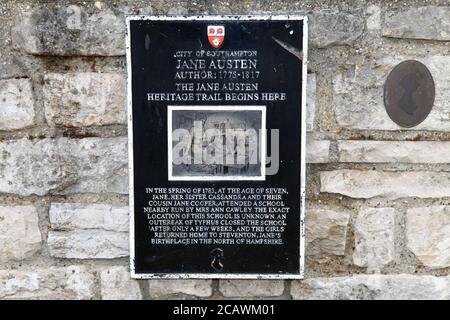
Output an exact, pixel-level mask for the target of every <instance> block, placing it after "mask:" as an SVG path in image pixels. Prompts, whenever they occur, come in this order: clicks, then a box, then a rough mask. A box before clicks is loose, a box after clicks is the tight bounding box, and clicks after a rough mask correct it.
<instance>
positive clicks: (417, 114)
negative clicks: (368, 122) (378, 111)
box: [384, 60, 435, 128]
mask: <svg viewBox="0 0 450 320" xmlns="http://www.w3.org/2000/svg"><path fill="white" fill-rule="evenodd" d="M434 94H435V88H434V81H433V77H432V76H431V73H430V71H429V70H428V68H427V67H426V66H425V65H424V64H422V63H421V62H419V61H416V60H407V61H403V62H401V63H400V64H398V65H397V66H396V67H395V68H394V69H392V71H391V72H390V73H389V75H388V77H387V79H386V83H385V85H384V106H385V108H386V112H387V114H388V115H389V117H390V118H391V119H392V121H394V122H395V123H396V124H398V125H399V126H402V127H406V128H411V127H414V126H417V125H418V124H420V123H421V122H422V121H424V120H425V119H426V118H427V116H428V114H429V113H430V111H431V109H432V108H433V104H434Z"/></svg>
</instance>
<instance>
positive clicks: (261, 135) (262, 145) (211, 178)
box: [167, 105, 266, 181]
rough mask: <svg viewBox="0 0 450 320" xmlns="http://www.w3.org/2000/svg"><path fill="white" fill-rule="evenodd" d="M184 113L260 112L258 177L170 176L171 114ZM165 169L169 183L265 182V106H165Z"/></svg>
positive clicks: (171, 168)
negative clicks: (259, 164)
mask: <svg viewBox="0 0 450 320" xmlns="http://www.w3.org/2000/svg"><path fill="white" fill-rule="evenodd" d="M178 110H186V111H191V110H192V111H260V112H261V131H260V133H259V148H258V149H259V157H258V158H259V160H260V163H261V171H260V172H261V174H260V175H259V176H238V175H234V176H231V175H230V176H201V175H198V176H174V175H173V174H172V170H173V167H172V152H171V150H172V131H173V130H172V129H173V128H172V112H173V111H178ZM167 153H168V157H167V167H168V179H169V181H265V180H266V106H245V105H244V106H214V105H203V106H173V105H168V106H167Z"/></svg>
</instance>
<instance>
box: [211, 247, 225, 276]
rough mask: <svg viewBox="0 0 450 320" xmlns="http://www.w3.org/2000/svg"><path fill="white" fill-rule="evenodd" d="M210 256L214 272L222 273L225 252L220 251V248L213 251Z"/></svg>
mask: <svg viewBox="0 0 450 320" xmlns="http://www.w3.org/2000/svg"><path fill="white" fill-rule="evenodd" d="M209 255H210V256H211V258H212V260H211V267H212V268H213V269H214V270H217V271H222V269H223V262H222V260H223V250H222V249H220V248H215V249H213V250H211V252H210V253H209Z"/></svg>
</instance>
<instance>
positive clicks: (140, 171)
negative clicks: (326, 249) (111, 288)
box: [127, 16, 307, 278]
mask: <svg viewBox="0 0 450 320" xmlns="http://www.w3.org/2000/svg"><path fill="white" fill-rule="evenodd" d="M127 22H128V35H127V60H128V92H129V93H128V95H129V108H128V109H129V150H130V153H129V156H130V212H131V249H130V250H131V254H130V256H131V272H132V276H133V277H135V278H153V277H162V278H189V277H197V278H301V277H302V276H303V265H304V221H303V212H304V194H305V188H304V176H305V174H304V172H305V161H304V157H305V150H304V148H305V126H304V122H305V96H304V95H305V86H306V61H305V60H306V45H307V40H306V35H307V29H306V20H305V18H303V17H293V16H270V17H269V16H267V17H248V16H245V17H238V16H220V17H218V16H196V17H158V16H147V17H129V18H128V19H127Z"/></svg>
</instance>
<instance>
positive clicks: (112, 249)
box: [47, 229, 129, 259]
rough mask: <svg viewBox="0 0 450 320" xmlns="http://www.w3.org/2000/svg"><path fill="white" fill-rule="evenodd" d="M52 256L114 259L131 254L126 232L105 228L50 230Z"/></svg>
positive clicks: (49, 245) (49, 243)
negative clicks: (106, 229)
mask: <svg viewBox="0 0 450 320" xmlns="http://www.w3.org/2000/svg"><path fill="white" fill-rule="evenodd" d="M47 243H48V250H49V253H50V256H52V257H56V258H66V259H114V258H121V257H127V256H128V255H129V237H128V233H125V232H114V231H105V230H97V229H94V230H76V231H50V232H49V233H48V238H47Z"/></svg>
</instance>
